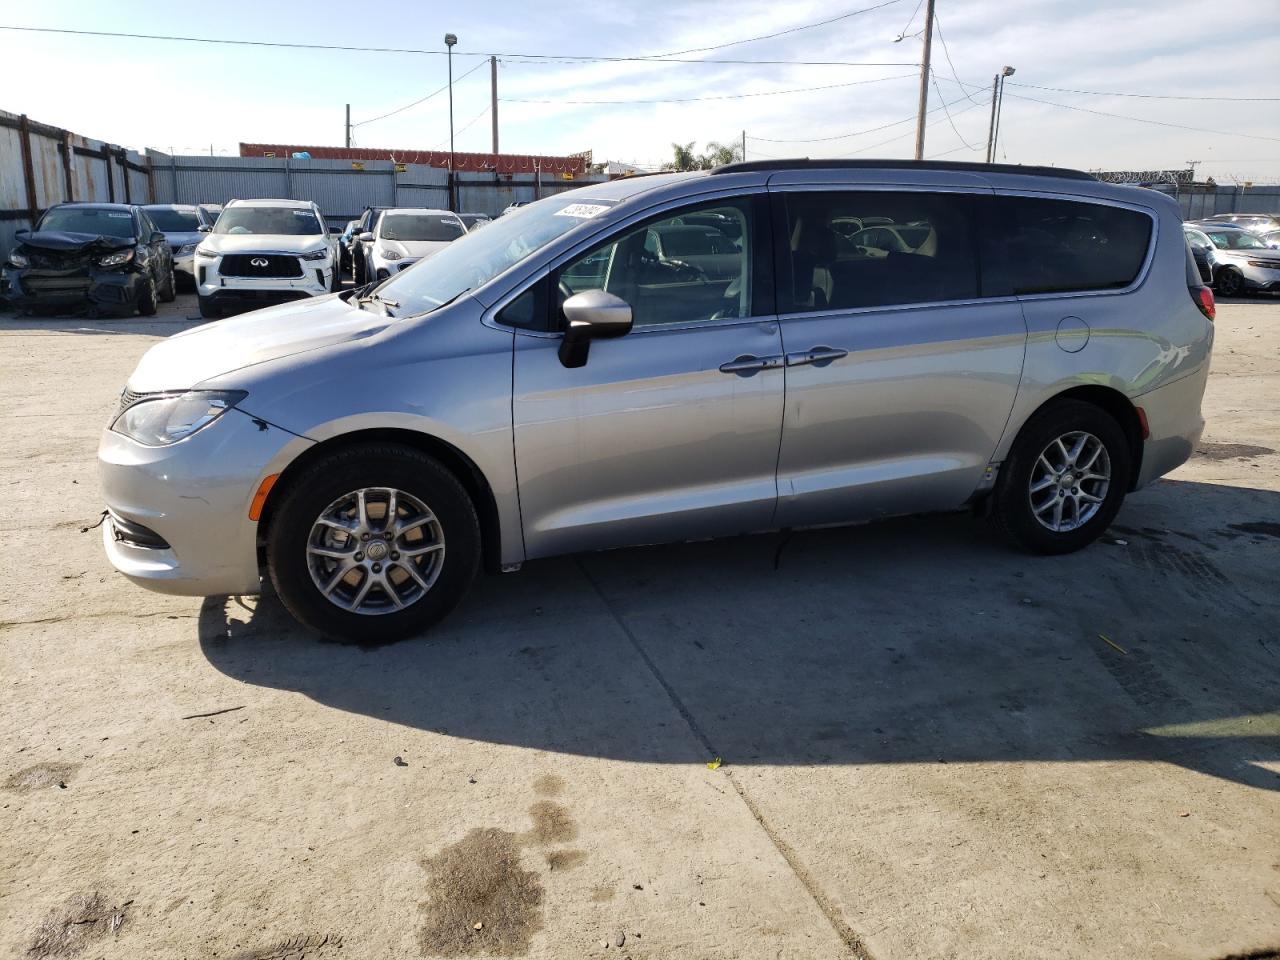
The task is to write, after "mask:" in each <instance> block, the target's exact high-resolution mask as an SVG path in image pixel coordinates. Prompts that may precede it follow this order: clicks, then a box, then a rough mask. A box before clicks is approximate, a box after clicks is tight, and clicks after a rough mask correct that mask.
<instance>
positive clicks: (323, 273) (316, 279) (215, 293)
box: [195, 257, 333, 307]
mask: <svg viewBox="0 0 1280 960" xmlns="http://www.w3.org/2000/svg"><path fill="white" fill-rule="evenodd" d="M219 262H220V261H219V260H211V259H208V258H206V257H200V258H199V259H198V260H196V261H195V281H196V292H197V293H199V294H200V296H202V297H205V298H208V299H210V300H213V301H214V302H216V303H218V304H220V305H227V306H234V305H238V304H240V305H245V306H251V307H265V306H269V305H271V304H276V303H287V302H289V301H290V300H303V299H306V298H307V297H322V296H324V295H325V294H327V293H330V292H331V290H330V288H331V287H332V285H333V261H332V260H331V259H329V260H315V261H306V262H304V263H303V266H302V275H301V276H299V277H262V278H258V277H224V276H223V275H222V274H221V273H219V271H218V266H219Z"/></svg>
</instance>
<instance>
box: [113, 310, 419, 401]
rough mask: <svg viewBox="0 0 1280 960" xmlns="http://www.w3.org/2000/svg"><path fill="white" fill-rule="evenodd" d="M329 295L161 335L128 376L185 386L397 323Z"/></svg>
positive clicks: (135, 381) (149, 385) (139, 384)
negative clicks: (162, 336) (171, 334)
mask: <svg viewBox="0 0 1280 960" xmlns="http://www.w3.org/2000/svg"><path fill="white" fill-rule="evenodd" d="M394 322H395V321H394V320H392V319H391V318H390V317H385V316H383V315H381V314H380V313H377V312H375V311H372V310H360V309H358V308H356V307H355V306H352V305H350V304H348V303H347V302H346V301H344V300H341V299H339V298H338V296H328V297H323V298H320V299H316V300H301V301H295V302H293V303H286V304H281V305H280V306H278V307H268V308H267V309H265V310H255V311H253V312H252V313H245V314H241V315H240V316H238V317H231V318H229V319H226V320H218V321H215V322H213V323H206V324H204V325H203V326H199V327H195V328H193V329H191V330H187V331H185V332H183V333H179V334H175V335H174V336H172V337H170V338H169V339H167V340H162V341H161V342H160V343H158V344H156V345H155V346H154V347H152V348H151V349H150V350H148V351H147V352H146V353H145V354H144V355H143V357H142V360H141V362H140V363H139V364H138V367H137V369H136V370H134V371H133V374H132V375H131V376H130V377H129V384H128V386H129V389H130V390H132V391H133V392H135V393H151V392H154V391H158V390H186V389H189V388H191V387H194V386H196V385H197V384H200V383H203V382H204V381H206V380H209V379H212V378H213V377H217V376H220V375H221V374H224V373H230V372H232V371H233V370H240V369H242V368H244V367H247V366H250V365H252V364H255V363H262V362H264V361H267V360H277V359H279V358H281V357H287V356H291V355H292V354H295V353H303V352H305V351H307V350H315V349H317V348H319V347H325V346H329V345H331V344H335V343H342V342H343V341H346V340H360V339H363V338H365V337H371V336H373V335H374V334H376V333H378V332H380V331H381V330H384V329H385V328H386V327H387V326H388V325H390V324H392V323H394Z"/></svg>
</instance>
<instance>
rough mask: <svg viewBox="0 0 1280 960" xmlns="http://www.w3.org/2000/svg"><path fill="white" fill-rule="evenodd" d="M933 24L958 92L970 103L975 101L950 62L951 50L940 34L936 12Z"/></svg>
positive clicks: (935, 81)
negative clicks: (936, 29) (958, 89)
mask: <svg viewBox="0 0 1280 960" xmlns="http://www.w3.org/2000/svg"><path fill="white" fill-rule="evenodd" d="M933 25H934V26H935V27H937V28H938V39H939V40H941V41H942V53H943V55H944V56H946V58H947V66H948V67H950V68H951V76H953V77H955V78H956V84H957V85H958V86H959V87H960V92H961V93H963V94H964V97H965V99H966V100H968V101H969V102H970V103H976V102H977V101H975V100H974V99H973V97H971V96H969V91H968V90H966V89H965V85H964V84H963V83H961V82H960V74H958V73H956V65H955V64H954V63H952V62H951V51H950V50H949V49H948V48H947V38H946V37H944V36H943V35H942V21H941V20H939V19H938V15H937V13H935V14H934V15H933ZM933 83H934V88H935V89H936V88H937V85H938V81H937V78H936V77H935V78H934V81H933ZM938 96H939V97H941V96H942V91H941V90H939V91H938Z"/></svg>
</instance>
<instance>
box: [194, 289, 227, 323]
mask: <svg viewBox="0 0 1280 960" xmlns="http://www.w3.org/2000/svg"><path fill="white" fill-rule="evenodd" d="M196 299H197V300H198V301H199V302H200V316H202V317H204V318H205V319H206V320H219V319H221V318H222V308H221V307H220V306H218V305H217V304H216V303H215V302H214V301H213V298H212V297H204V296H200V295H199V294H197V295H196Z"/></svg>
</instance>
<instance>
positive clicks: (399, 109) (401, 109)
mask: <svg viewBox="0 0 1280 960" xmlns="http://www.w3.org/2000/svg"><path fill="white" fill-rule="evenodd" d="M485 63H486V61H484V60H481V61H480V62H479V63H477V64H476V65H475V66H474V67H472V68H471V69H470V70H468V71H467V72H466V73H464V74H463V75H462V76H461V77H458V79H457V80H455V81H453V82H454V83H458V82H460V81H461V80H463V79H464V78H466V77H469V76H471V74H473V73H475V72H476V71H477V70H479V69H480V68H481V67H483V66H484V65H485ZM448 89H449V85H448V84H447V83H446V84H445V85H444V86H443V87H441V88H440V89H439V90H432V91H431V92H430V93H428V94H427V95H426V96H425V97H419V98H418V99H417V100H415V101H413V103H406V104H405V105H404V106H403V107H396V108H395V109H394V110H388V111H387V112H386V113H383V114H379V115H378V116H376V117H371V118H370V119H368V120H361V121H360V122H359V123H353V124H352V125H351V126H352V127H353V128H355V127H363V126H364V125H365V124H366V123H373V122H375V121H377V120H385V119H387V117H394V116H395V115H396V114H397V113H403V112H404V111H406V110H408V109H409V108H410V107H416V106H417V105H418V104H420V103H426V102H427V101H428V100H430V99H431V98H432V97H438V96H439V95H440V94H442V93H444V92H445V91H446V90H448Z"/></svg>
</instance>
